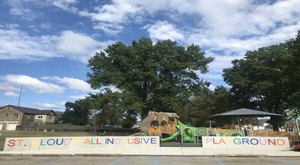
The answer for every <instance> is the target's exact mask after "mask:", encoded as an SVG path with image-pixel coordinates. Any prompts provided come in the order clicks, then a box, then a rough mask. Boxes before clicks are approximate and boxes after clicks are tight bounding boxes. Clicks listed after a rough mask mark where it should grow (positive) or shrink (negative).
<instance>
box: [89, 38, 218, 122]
mask: <svg viewBox="0 0 300 165" xmlns="http://www.w3.org/2000/svg"><path fill="white" fill-rule="evenodd" d="M212 60H213V59H212V58H210V57H205V56H204V53H203V52H202V51H201V49H200V48H199V46H196V45H190V46H188V47H187V48H185V47H183V46H179V45H177V43H176V42H173V41H170V40H165V41H158V42H157V43H153V42H152V41H151V40H150V39H146V38H142V39H140V40H139V41H133V42H132V44H131V45H125V44H124V43H122V42H117V43H115V44H112V45H110V46H108V47H107V48H106V49H105V50H104V51H102V52H100V53H97V54H96V55H95V56H93V57H92V58H91V59H90V60H89V64H88V66H89V67H90V69H91V72H90V73H88V77H89V81H88V82H89V83H90V84H91V86H92V87H93V88H94V89H97V88H101V87H104V86H108V85H113V86H115V87H117V88H118V89H120V90H121V91H122V92H124V93H126V95H127V96H128V97H130V98H131V102H128V104H135V105H140V106H139V108H137V109H135V111H138V112H140V113H141V117H142V118H145V117H146V116H147V114H148V112H149V111H150V110H154V111H175V112H178V113H180V112H182V111H183V107H184V106H185V105H186V104H187V103H188V99H189V98H190V97H191V96H193V95H197V93H199V92H200V91H201V90H202V89H203V88H206V84H205V83H204V82H203V81H202V80H201V79H200V78H199V77H198V75H197V73H196V72H197V71H200V72H201V73H206V72H207V71H208V70H207V64H208V63H210V62H211V61H212Z"/></svg>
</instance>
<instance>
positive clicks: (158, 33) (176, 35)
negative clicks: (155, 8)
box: [144, 21, 184, 41]
mask: <svg viewBox="0 0 300 165" xmlns="http://www.w3.org/2000/svg"><path fill="white" fill-rule="evenodd" d="M144 28H146V29H147V31H148V32H149V36H150V38H151V39H153V40H167V39H170V40H172V41H176V40H177V41H178V40H179V41H182V40H184V35H183V34H182V33H181V32H180V31H179V30H178V29H176V27H175V26H174V25H173V24H171V23H168V22H166V21H159V22H156V23H155V24H153V25H148V26H145V27H144Z"/></svg>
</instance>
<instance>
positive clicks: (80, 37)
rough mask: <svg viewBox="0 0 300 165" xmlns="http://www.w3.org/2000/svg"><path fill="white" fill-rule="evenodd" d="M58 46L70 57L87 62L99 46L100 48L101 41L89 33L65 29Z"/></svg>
mask: <svg viewBox="0 0 300 165" xmlns="http://www.w3.org/2000/svg"><path fill="white" fill-rule="evenodd" d="M57 48H58V49H59V51H60V52H62V53H63V54H68V57H69V58H75V59H78V60H80V61H82V62H86V61H87V59H88V58H89V57H91V55H94V54H95V52H96V49H97V48H98V49H100V43H99V42H97V41H96V40H94V39H93V38H91V37H89V36H87V35H84V34H80V33H75V32H73V31H64V32H62V34H61V35H60V37H59V39H58V44H57Z"/></svg>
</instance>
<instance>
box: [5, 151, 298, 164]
mask: <svg viewBox="0 0 300 165" xmlns="http://www.w3.org/2000/svg"><path fill="white" fill-rule="evenodd" d="M1 155H2V156H6V155H7V156H9V155H19V156H22V155H23V156H43V155H46V156H82V155H85V156H102V155H110V156H113V155H127V156H128V155H144V156H145V155H148V156H151V155H160V156H290V157H291V156H295V157H300V152H294V151H276V150H257V149H256V150H253V149H252V150H251V149H222V148H219V149H208V148H206V149H204V148H202V147H159V148H156V147H148V148H145V147H136V148H126V147H108V148H93V149H77V150H74V149H66V150H33V151H32V150H31V151H1V152H0V156H1ZM299 164H300V163H299Z"/></svg>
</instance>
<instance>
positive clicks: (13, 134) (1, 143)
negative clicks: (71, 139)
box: [0, 131, 95, 151]
mask: <svg viewBox="0 0 300 165" xmlns="http://www.w3.org/2000/svg"><path fill="white" fill-rule="evenodd" d="M0 133H1V136H0V151H3V149H4V143H5V139H6V138H7V137H61V136H95V133H94V132H71V131H66V132H43V131H39V132H32V131H1V132H0Z"/></svg>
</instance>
